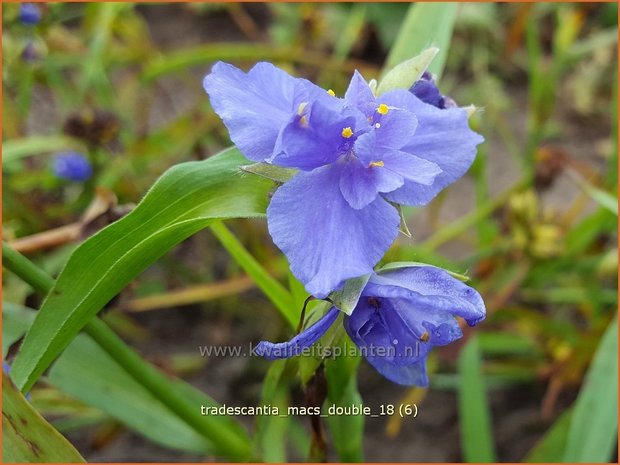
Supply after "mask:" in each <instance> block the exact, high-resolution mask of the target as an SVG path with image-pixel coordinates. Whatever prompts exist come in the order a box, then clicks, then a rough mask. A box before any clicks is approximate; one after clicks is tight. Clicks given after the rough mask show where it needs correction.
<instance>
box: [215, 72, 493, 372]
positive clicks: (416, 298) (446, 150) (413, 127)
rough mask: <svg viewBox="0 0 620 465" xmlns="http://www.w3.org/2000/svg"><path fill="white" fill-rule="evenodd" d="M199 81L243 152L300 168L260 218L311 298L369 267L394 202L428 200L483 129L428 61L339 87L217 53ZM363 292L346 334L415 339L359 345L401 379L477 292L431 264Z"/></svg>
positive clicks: (385, 240) (419, 364)
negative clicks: (405, 84) (419, 69)
mask: <svg viewBox="0 0 620 465" xmlns="http://www.w3.org/2000/svg"><path fill="white" fill-rule="evenodd" d="M203 84H204V87H205V90H206V91H207V93H208V94H209V96H210V100H211V105H212V107H213V109H214V110H215V112H216V113H218V115H219V116H220V117H221V118H222V120H223V121H224V124H225V125H226V127H227V128H228V130H229V133H230V137H231V139H232V141H233V142H234V143H235V144H236V146H237V147H238V148H239V150H240V151H241V152H242V153H243V154H244V155H245V156H246V157H247V158H249V159H250V160H253V161H256V162H263V163H269V164H272V165H277V166H280V167H285V168H294V169H296V170H298V172H297V173H296V174H295V175H294V177H293V178H292V179H290V180H289V181H287V182H286V183H284V184H283V185H282V186H280V187H279V188H278V189H277V191H276V192H275V194H274V195H273V197H272V199H271V203H270V205H269V208H268V209H267V222H268V228H269V232H270V234H271V237H272V238H273V241H274V243H275V244H276V245H277V246H278V247H279V248H280V249H281V250H282V251H283V252H284V254H285V255H286V257H287V258H288V260H289V263H290V267H291V271H292V273H293V274H294V275H295V276H296V277H297V278H298V279H299V280H300V281H301V282H302V283H303V284H304V285H305V288H306V290H307V291H308V292H309V293H311V294H312V295H313V296H315V297H318V298H325V297H327V296H328V295H330V294H331V293H332V292H334V291H336V290H338V289H342V287H343V285H344V283H345V282H346V281H347V280H349V279H353V278H358V277H360V276H364V275H369V274H371V273H373V267H374V266H375V265H376V264H377V262H378V261H379V260H380V259H381V258H382V257H383V255H384V254H385V252H386V251H387V249H388V248H389V247H390V245H391V244H392V243H393V242H394V240H395V239H396V236H397V234H398V230H399V223H400V215H399V212H398V210H397V208H396V206H397V205H414V206H420V205H425V204H427V203H428V202H429V201H430V200H432V199H433V198H434V197H435V196H436V195H437V194H438V193H439V192H440V191H441V190H442V189H444V188H445V187H446V186H448V185H449V184H451V183H453V182H455V181H456V180H457V179H459V178H460V177H461V176H463V174H465V172H466V171H467V170H468V169H469V167H470V166H471V164H472V162H473V160H474V157H475V155H476V146H477V145H478V144H480V143H481V142H482V141H483V138H482V137H481V136H480V135H479V134H477V133H475V132H474V131H472V130H471V129H470V128H469V124H468V112H467V111H466V110H465V109H463V108H458V107H457V106H456V104H455V103H454V101H453V100H452V99H450V98H449V97H446V96H444V95H442V94H441V93H440V92H439V90H438V89H437V87H436V86H435V83H434V81H433V78H432V76H431V75H430V74H428V73H424V74H423V75H422V76H421V78H420V79H419V80H417V81H416V82H415V83H414V84H413V86H411V87H410V88H397V89H392V90H389V91H387V92H385V93H383V94H380V95H377V94H376V92H375V89H376V86H375V85H372V86H371V85H370V84H369V83H367V82H366V81H365V80H364V78H363V77H362V76H361V75H360V74H359V73H358V72H355V73H354V75H353V78H352V80H351V82H350V84H349V87H348V89H347V91H346V93H345V94H344V96H343V97H342V98H339V97H337V96H336V95H335V93H334V92H333V91H331V90H328V91H325V90H323V89H321V88H319V87H318V86H316V85H314V84H312V83H311V82H309V81H307V80H305V79H299V78H294V77H292V76H290V75H289V74H287V73H286V72H284V71H283V70H281V69H278V68H276V67H275V66H273V65H271V64H269V63H258V64H256V65H255V66H254V67H253V68H252V69H251V70H250V71H249V72H248V73H244V72H243V71H241V70H239V69H237V68H235V67H234V66H232V65H229V64H226V63H221V62H220V63H217V64H215V65H214V66H213V69H212V71H211V73H210V74H209V75H207V76H206V77H205V79H204V82H203ZM442 273H443V274H442ZM457 283H458V284H457ZM455 293H456V294H455ZM459 293H461V294H462V295H461V294H459ZM362 295H363V298H362V299H361V300H360V301H359V302H360V303H359V304H358V306H357V307H356V308H355V310H354V311H353V313H352V314H351V316H350V317H347V318H346V320H345V329H346V330H347V332H348V333H349V336H350V337H351V339H352V340H353V341H354V342H355V343H356V344H358V345H359V346H360V347H364V346H365V345H367V344H368V343H369V341H370V342H372V343H374V342H381V343H382V344H384V346H385V344H388V345H390V344H391V345H392V346H393V347H392V348H393V349H394V350H396V353H397V354H398V353H400V352H399V350H400V349H401V348H402V347H405V344H407V343H414V342H415V343H416V344H418V343H421V344H422V345H420V347H419V348H420V351H419V352H418V354H417V355H416V356H409V357H402V355H403V354H402V353H401V354H400V356H395V357H392V358H390V357H385V356H381V357H373V356H368V357H367V358H368V360H369V361H370V363H371V364H373V365H374V366H375V368H377V370H378V371H380V372H381V373H383V374H384V375H385V376H386V377H388V378H390V379H392V380H394V381H396V382H399V383H403V384H425V383H426V375H425V368H424V360H425V358H426V354H427V353H428V350H429V349H430V347H432V346H433V345H443V344H446V343H448V342H450V341H452V340H454V339H456V338H458V337H460V334H461V333H460V329H459V327H458V325H457V324H456V320H454V318H453V315H458V316H462V317H464V318H465V319H466V320H467V321H468V323H470V324H475V323H476V322H477V321H479V320H480V319H482V318H483V317H484V305H483V304H482V300H481V299H480V296H479V295H478V294H477V293H476V292H475V291H474V290H473V289H471V288H469V287H467V286H465V285H463V284H462V283H460V282H458V281H457V280H454V278H451V277H450V276H449V275H446V273H445V272H443V271H442V270H438V269H436V268H430V267H429V268H419V269H418V268H415V269H410V270H406V271H401V272H399V273H397V274H388V275H374V274H373V277H372V278H371V279H370V281H369V282H368V284H367V286H366V288H365V289H364V293H363V294H362ZM337 315H338V310H337V309H332V310H331V311H330V312H328V313H327V314H326V316H325V317H324V319H322V320H321V321H320V322H319V323H317V324H316V325H315V326H312V327H311V328H310V329H309V330H307V331H306V332H304V333H301V334H300V335H298V336H297V337H296V338H295V339H293V340H292V341H290V342H289V343H286V344H285V345H277V344H276V345H274V344H271V343H267V342H263V343H261V346H260V351H261V353H263V354H264V355H265V356H268V357H269V356H270V354H272V356H273V354H274V353H275V352H273V350H272V349H276V348H279V349H282V350H284V352H281V351H278V353H281V354H284V355H288V356H290V355H295V354H296V353H298V351H299V350H301V348H303V347H306V346H307V345H308V344H312V343H313V342H315V341H316V340H318V338H320V336H321V335H322V334H323V333H324V332H325V331H326V330H327V328H329V326H331V324H332V323H333V322H334V321H335V319H336V316H337ZM394 341H397V342H394Z"/></svg>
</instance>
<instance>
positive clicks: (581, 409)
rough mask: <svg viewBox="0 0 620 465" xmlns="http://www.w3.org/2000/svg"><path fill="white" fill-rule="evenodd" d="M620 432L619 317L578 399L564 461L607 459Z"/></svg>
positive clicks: (603, 342) (610, 456)
mask: <svg viewBox="0 0 620 465" xmlns="http://www.w3.org/2000/svg"><path fill="white" fill-rule="evenodd" d="M617 432H618V320H616V319H615V320H614V321H613V322H612V323H611V324H610V325H609V327H608V328H607V331H605V334H604V335H603V338H602V339H601V342H600V344H599V347H598V349H597V350H596V354H595V355H594V359H593V360H592V365H591V366H590V368H589V369H588V372H587V373H586V377H585V383H584V385H583V387H582V388H581V392H580V393H579V396H578V397H577V400H576V401H575V406H574V408H573V415H572V419H571V423H570V429H569V431H568V439H567V441H566V451H565V452H564V462H607V461H608V460H610V459H611V458H612V453H613V450H614V446H615V444H616V440H617V439H618V436H617Z"/></svg>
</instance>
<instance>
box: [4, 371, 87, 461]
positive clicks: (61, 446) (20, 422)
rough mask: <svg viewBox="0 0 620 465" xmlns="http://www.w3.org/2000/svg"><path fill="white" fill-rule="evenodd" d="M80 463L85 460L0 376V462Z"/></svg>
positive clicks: (6, 379) (6, 378)
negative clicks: (0, 426)
mask: <svg viewBox="0 0 620 465" xmlns="http://www.w3.org/2000/svg"><path fill="white" fill-rule="evenodd" d="M11 462H12V463H16V462H17V463H45V462H56V463H83V462H85V460H84V459H83V458H82V456H81V455H80V454H79V453H78V451H76V450H75V448H74V447H73V446H72V445H71V443H69V441H67V440H66V439H65V438H64V437H63V436H62V435H61V434H60V433H59V432H58V431H56V430H55V429H54V427H53V426H52V425H50V424H49V423H48V422H47V421H45V419H44V418H43V417H42V416H41V415H39V413H38V412H37V411H36V410H35V409H34V408H33V407H32V405H30V402H28V401H27V400H26V399H25V398H24V396H23V395H22V394H21V392H19V390H18V389H17V388H16V387H15V385H14V384H13V383H12V382H11V380H10V378H9V377H8V376H2V463H11Z"/></svg>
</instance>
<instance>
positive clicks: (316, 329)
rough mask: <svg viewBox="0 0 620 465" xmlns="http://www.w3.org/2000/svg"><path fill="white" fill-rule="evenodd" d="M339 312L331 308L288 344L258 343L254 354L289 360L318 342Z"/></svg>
mask: <svg viewBox="0 0 620 465" xmlns="http://www.w3.org/2000/svg"><path fill="white" fill-rule="evenodd" d="M339 313H340V310H338V309H337V308H335V307H332V308H331V309H330V310H329V312H327V313H326V314H325V315H323V317H322V318H321V319H320V320H319V321H317V322H316V323H315V324H313V325H312V326H310V327H309V328H307V329H305V330H304V331H302V332H301V333H299V334H298V335H297V336H295V337H294V338H293V339H291V340H290V341H288V342H279V343H273V342H269V341H260V342H259V343H258V345H257V346H256V348H255V349H254V353H255V354H256V355H259V356H261V357H265V358H266V359H269V360H276V359H280V358H290V357H294V356H296V355H299V354H300V353H301V351H302V350H303V349H305V348H306V347H310V346H311V345H312V344H314V343H315V342H316V341H318V340H319V339H320V338H321V336H323V334H325V333H326V332H327V330H328V329H329V328H330V327H331V325H333V324H334V321H336V318H338V315H339Z"/></svg>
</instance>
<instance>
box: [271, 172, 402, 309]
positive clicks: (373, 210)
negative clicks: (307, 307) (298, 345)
mask: <svg viewBox="0 0 620 465" xmlns="http://www.w3.org/2000/svg"><path fill="white" fill-rule="evenodd" d="M341 170H342V167H341V166H340V165H334V166H326V167H322V168H319V169H316V170H314V171H312V172H309V173H306V172H301V173H299V174H297V175H296V176H295V177H294V178H293V179H291V180H290V181H289V182H287V183H286V184H284V185H283V186H281V187H280V188H279V189H278V190H277V191H276V193H275V194H274V196H273V198H272V200H271V204H270V205H269V208H268V209H267V222H268V226H269V232H270V234H271V237H272V238H273V241H274V242H275V244H276V245H277V246H278V247H279V248H280V249H281V250H282V251H283V252H284V254H285V255H286V257H287V258H288V260H289V263H290V266H291V271H292V272H293V274H294V275H295V276H296V277H297V278H298V279H299V280H300V281H301V282H302V283H304V285H305V287H306V290H307V291H308V292H310V293H311V294H312V295H314V296H316V297H319V298H323V297H325V296H327V295H328V294H329V293H330V292H332V291H334V290H336V289H337V288H338V287H340V286H341V284H342V282H343V281H344V280H346V279H350V278H354V277H357V276H361V275H364V274H368V273H370V272H371V271H372V267H373V266H374V265H375V264H376V263H377V262H378V261H379V260H380V259H381V257H382V256H383V254H384V253H385V252H386V251H387V249H388V248H389V247H390V245H391V244H392V242H393V241H394V239H396V235H397V233H398V224H399V221H400V218H399V215H398V212H397V211H396V209H395V208H394V207H392V206H391V205H390V204H389V203H387V202H386V201H384V200H383V199H381V198H377V199H376V200H374V201H373V202H372V203H370V204H369V205H368V206H366V207H365V208H362V209H360V210H355V209H354V208H352V207H351V206H350V205H349V204H348V203H347V202H346V200H345V199H344V197H343V196H342V194H341V192H340V188H339V180H340V176H341Z"/></svg>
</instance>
